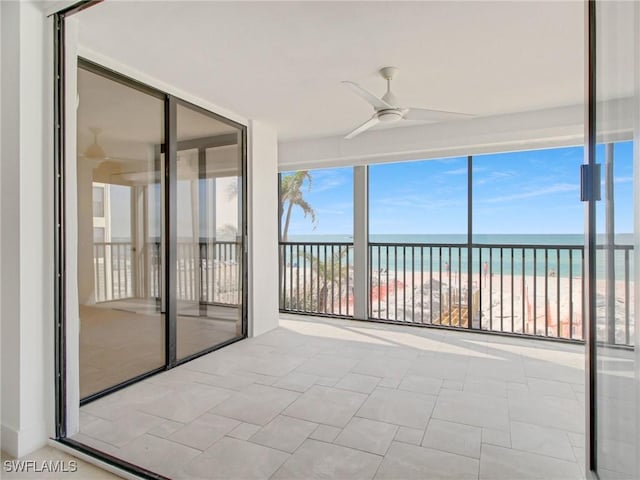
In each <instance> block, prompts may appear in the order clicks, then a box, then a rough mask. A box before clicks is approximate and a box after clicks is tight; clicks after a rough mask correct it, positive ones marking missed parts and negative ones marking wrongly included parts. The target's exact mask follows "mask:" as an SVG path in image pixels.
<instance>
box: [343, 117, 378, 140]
mask: <svg viewBox="0 0 640 480" xmlns="http://www.w3.org/2000/svg"><path fill="white" fill-rule="evenodd" d="M379 122H380V120H378V117H377V116H375V115H374V116H373V117H371V118H370V119H369V120H367V121H366V122H364V123H363V124H362V125H360V126H359V127H358V128H356V129H355V130H354V131H352V132H351V133H349V134H348V135H347V136H346V137H344V138H346V139H347V140H351V139H352V138H353V137H355V136H356V135H360V134H361V133H362V132H364V131H365V130H369V129H370V128H371V127H373V126H374V125H377V124H378V123H379Z"/></svg>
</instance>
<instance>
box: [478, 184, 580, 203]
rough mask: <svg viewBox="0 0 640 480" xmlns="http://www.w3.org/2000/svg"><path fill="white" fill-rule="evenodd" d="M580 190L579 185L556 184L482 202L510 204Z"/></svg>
mask: <svg viewBox="0 0 640 480" xmlns="http://www.w3.org/2000/svg"><path fill="white" fill-rule="evenodd" d="M578 189H579V188H578V185H573V184H571V183H556V184H553V185H550V186H548V187H546V188H540V189H537V190H529V191H525V192H521V193H514V194H511V195H501V196H498V197H493V198H487V199H484V200H481V201H482V202H484V203H502V202H510V201H512V200H524V199H526V198H534V197H543V196H546V195H552V194H554V193H565V192H577V191H578Z"/></svg>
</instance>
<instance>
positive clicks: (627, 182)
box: [589, 1, 640, 480]
mask: <svg viewBox="0 0 640 480" xmlns="http://www.w3.org/2000/svg"><path fill="white" fill-rule="evenodd" d="M594 7H595V8H594V9H593V10H592V12H591V13H592V14H595V25H596V36H595V43H596V45H595V58H593V56H592V61H593V60H595V66H596V69H595V72H594V73H595V85H596V89H595V92H593V93H595V97H594V98H592V102H593V103H592V106H595V124H594V125H593V127H595V129H594V131H593V132H592V133H593V134H594V135H592V140H593V144H595V145H593V146H592V149H593V150H592V152H593V151H594V153H595V155H593V156H594V157H595V158H594V159H595V163H597V165H598V166H599V167H598V168H599V170H600V174H599V176H598V174H597V173H596V174H595V175H594V176H595V178H596V182H597V184H598V185H599V186H600V192H597V190H598V189H597V188H596V189H594V190H596V192H595V194H594V195H592V198H591V202H592V204H591V208H592V215H593V217H592V219H591V220H592V221H591V224H590V231H589V233H590V234H591V235H590V243H591V246H592V253H593V257H592V259H593V268H592V271H591V278H590V286H591V305H590V307H591V308H590V312H591V322H590V324H591V336H592V342H591V345H590V347H591V348H590V354H591V360H592V361H591V363H590V366H591V372H590V375H591V377H590V379H591V382H590V383H591V387H592V391H591V405H590V413H591V415H590V419H591V423H592V428H591V432H590V433H591V436H592V438H591V448H592V456H591V462H592V463H591V467H592V469H593V470H595V471H596V472H597V474H598V477H599V478H600V479H601V480H604V479H636V478H639V475H640V470H639V469H638V459H639V458H640V442H639V441H638V439H639V433H640V431H639V423H638V422H639V421H640V415H639V414H640V405H639V401H640V396H639V390H638V389H639V381H640V362H639V358H638V350H637V347H638V345H639V342H638V338H639V337H638V332H637V330H636V323H635V318H636V316H637V315H638V313H639V310H638V293H639V290H638V285H639V277H638V275H639V274H640V271H639V270H640V269H639V268H638V266H639V264H638V259H639V256H638V247H639V246H640V242H639V236H640V231H639V227H640V221H639V220H638V214H639V212H638V199H639V198H640V197H639V196H638V187H639V184H638V179H639V173H638V170H639V169H640V146H639V143H638V142H639V141H640V123H639V121H640V89H639V86H640V74H639V73H638V72H640V43H639V40H640V31H639V28H640V4H638V3H637V2H607V1H598V2H596V4H595V5H594ZM592 53H593V52H592ZM594 147H595V148H594ZM598 177H599V178H598ZM598 193H599V195H598ZM598 198H599V199H598Z"/></svg>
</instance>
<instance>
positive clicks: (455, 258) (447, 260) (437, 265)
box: [288, 234, 634, 280]
mask: <svg viewBox="0 0 640 480" xmlns="http://www.w3.org/2000/svg"><path fill="white" fill-rule="evenodd" d="M369 241H370V242H371V243H372V244H373V245H372V246H371V250H370V252H371V258H370V268H371V270H372V271H374V272H375V271H386V270H389V271H390V272H400V271H407V272H411V271H414V272H420V271H424V272H436V273H437V274H438V275H439V274H440V272H442V273H443V274H444V275H448V272H450V273H451V274H457V273H462V274H465V273H467V272H468V249H467V236H466V235H464V234H432V235H411V234H395V235H394V234H377V235H373V234H372V235H370V237H369ZM597 241H598V244H599V245H600V246H601V247H602V246H604V237H603V236H599V237H598V238H597ZM289 242H317V243H333V242H346V243H352V242H353V237H352V236H350V235H339V234H336V235H291V236H290V237H289ZM584 242H585V236H584V235H583V234H553V235H552V234H528V235H527V234H491V235H483V234H476V235H474V236H473V245H474V248H473V249H472V265H471V267H472V268H471V271H472V273H473V274H479V273H480V272H482V273H484V272H486V273H487V274H494V275H500V274H501V273H502V274H505V275H511V274H513V275H522V273H523V272H524V273H525V275H534V273H535V275H536V276H545V275H547V276H549V275H550V276H556V275H558V276H560V277H569V276H571V277H572V278H579V277H581V276H582V275H583V262H584V259H583V251H582V247H583V246H584ZM615 243H616V246H619V247H620V248H617V249H615V250H614V270H615V278H616V279H618V280H625V279H626V278H627V276H628V278H629V280H632V279H633V255H634V252H633V249H628V247H629V246H631V245H633V234H618V235H616V237H615ZM376 244H382V245H380V246H378V245H376ZM419 245H422V246H419ZM425 245H426V246H425ZM428 245H436V246H433V247H429V246H428ZM483 245H487V247H483ZM489 246H491V248H489ZM500 246H505V247H503V248H502V249H500V248H498V247H500ZM512 247H513V248H512ZM533 247H538V248H536V249H534V248H533ZM540 247H542V248H540ZM545 247H548V248H545ZM569 247H577V248H569ZM624 247H627V248H626V249H625V248H624ZM534 250H535V254H534ZM315 252H317V253H316V256H318V257H319V259H320V260H321V261H324V258H322V257H323V256H324V253H323V249H319V250H314V251H313V252H311V253H312V254H313V253H315ZM294 253H295V252H294ZM606 253H607V252H606V250H605V249H604V248H599V249H598V250H597V263H596V267H597V268H596V270H597V276H598V277H599V278H603V277H604V274H605V268H606ZM501 254H502V255H501ZM288 256H289V255H288ZM345 256H346V254H345ZM349 256H350V259H349V263H350V264H351V265H352V264H353V253H352V252H350V253H349ZM512 256H513V258H512ZM291 261H293V262H296V259H291ZM485 262H486V266H485Z"/></svg>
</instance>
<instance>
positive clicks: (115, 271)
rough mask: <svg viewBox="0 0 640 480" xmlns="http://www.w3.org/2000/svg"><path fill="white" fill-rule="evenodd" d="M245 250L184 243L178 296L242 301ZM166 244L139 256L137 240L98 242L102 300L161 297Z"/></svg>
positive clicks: (226, 243) (224, 243)
mask: <svg viewBox="0 0 640 480" xmlns="http://www.w3.org/2000/svg"><path fill="white" fill-rule="evenodd" d="M240 254H241V248H240V246H239V244H238V243H236V242H231V241H215V242H200V243H189V242H178V245H177V251H176V266H177V272H176V296H177V298H178V300H184V301H189V302H200V303H203V304H222V305H238V304H239V303H240V295H241V284H240V276H241V271H240V257H239V255H240ZM160 258H161V255H160V243H157V242H151V243H146V244H145V245H144V246H143V247H142V249H141V251H140V252H135V250H134V246H133V244H132V243H131V242H102V243H94V244H93V262H94V275H95V277H94V282H95V294H96V302H106V301H111V300H124V299H130V298H159V297H160V294H161V291H162V288H161V285H162V278H161V277H162V271H163V269H162V267H161V265H162V264H161V261H160Z"/></svg>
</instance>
